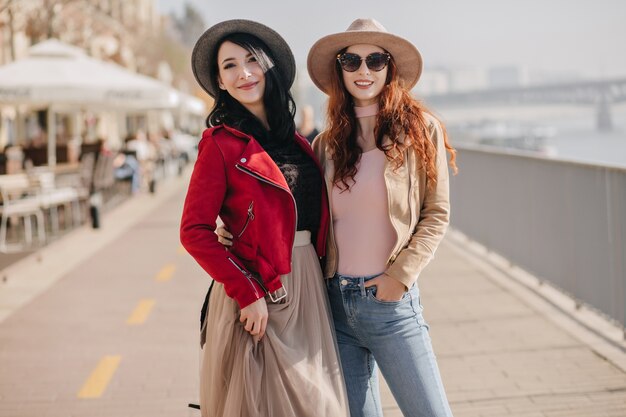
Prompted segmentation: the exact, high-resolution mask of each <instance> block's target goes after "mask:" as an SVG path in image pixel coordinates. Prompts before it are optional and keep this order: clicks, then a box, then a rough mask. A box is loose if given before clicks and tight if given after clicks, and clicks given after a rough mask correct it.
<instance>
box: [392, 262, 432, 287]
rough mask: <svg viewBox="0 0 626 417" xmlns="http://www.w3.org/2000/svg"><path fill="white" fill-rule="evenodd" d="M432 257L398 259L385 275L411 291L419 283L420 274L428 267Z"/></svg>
mask: <svg viewBox="0 0 626 417" xmlns="http://www.w3.org/2000/svg"><path fill="white" fill-rule="evenodd" d="M431 259H432V257H419V258H413V259H407V258H404V259H402V258H398V259H396V261H395V262H394V263H393V264H391V266H390V267H389V268H387V271H385V273H386V274H387V275H389V276H390V277H391V278H393V279H395V280H397V281H400V282H401V283H402V284H404V286H405V287H406V288H407V290H409V289H410V288H411V287H412V286H413V284H415V282H416V281H417V278H418V277H419V274H420V273H421V272H422V270H423V269H424V268H425V267H426V265H428V263H429V262H430V260H431Z"/></svg>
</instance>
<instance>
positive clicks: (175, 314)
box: [0, 179, 626, 417]
mask: <svg viewBox="0 0 626 417" xmlns="http://www.w3.org/2000/svg"><path fill="white" fill-rule="evenodd" d="M185 185H186V184H185V180H184V179H179V180H174V181H173V182H171V183H170V184H167V185H166V186H164V187H162V188H161V189H160V190H159V194H157V196H140V197H138V198H136V199H133V200H131V201H129V202H127V203H125V204H124V205H122V206H120V207H118V208H116V209H115V210H113V211H112V212H111V213H109V214H108V215H107V217H106V218H105V219H103V220H104V221H103V228H102V229H101V230H99V231H93V230H90V229H89V228H84V229H80V230H78V231H76V232H73V233H72V234H71V235H68V236H67V237H66V238H64V239H63V240H62V241H59V242H55V243H53V244H52V245H50V247H48V248H46V249H45V250H44V251H42V252H41V253H40V254H39V257H40V259H39V260H37V258H35V257H30V258H27V259H25V260H23V261H20V262H18V263H17V264H15V265H13V266H11V267H9V268H7V269H5V270H4V271H2V273H1V274H2V275H5V276H6V278H7V281H6V283H0V416H6V417H46V416H59V417H60V416H63V417H69V416H77V417H89V416H110V417H114V416H120V417H121V416H128V417H141V416H145V417H159V416H163V417H165V416H167V417H174V416H190V417H192V416H199V413H198V412H197V411H195V410H191V409H187V408H186V405H187V403H188V402H195V401H196V399H197V384H198V376H197V368H198V354H199V351H198V343H197V342H198V328H197V327H198V312H199V309H200V306H201V302H202V298H203V295H204V289H205V287H206V284H207V283H206V278H205V277H204V275H203V273H202V271H201V270H200V268H199V267H198V266H197V265H196V264H195V262H194V261H193V260H192V259H191V258H190V257H189V256H188V255H187V254H186V253H184V251H183V250H181V247H180V244H179V243H178V221H179V217H180V211H181V205H182V200H183V197H184V189H185ZM459 242H460V241H458V240H457V239H454V238H453V236H452V235H451V236H450V237H449V238H447V239H446V241H445V242H444V244H443V245H442V247H441V248H440V250H439V252H438V254H437V258H436V259H435V261H434V262H433V263H432V265H431V266H429V268H428V269H427V271H426V273H424V275H423V276H422V277H421V293H422V299H423V304H424V306H425V316H426V319H427V320H428V322H429V324H430V325H431V333H432V337H433V340H434V344H435V351H436V352H437V354H438V357H439V362H440V367H441V369H442V373H443V378H444V384H445V386H446V388H447V392H448V396H449V399H450V401H451V404H452V409H453V412H454V414H455V416H457V417H462V416H468V417H469V416H472V417H479V416H517V417H557V416H568V417H569V416H572V417H576V416H580V417H583V416H589V417H600V416H615V417H617V416H621V417H624V416H626V372H625V371H626V353H624V350H623V346H617V347H615V346H611V345H610V344H608V343H606V342H603V341H602V340H600V341H598V340H599V339H598V338H597V337H595V336H594V335H593V334H591V333H590V332H588V331H586V330H585V329H584V328H583V327H581V326H579V325H577V324H576V322H574V321H572V320H570V319H569V318H568V317H567V316H566V315H563V314H562V313H560V312H559V311H558V309H555V308H554V307H553V306H551V305H549V304H548V303H545V302H544V301H542V299H541V298H540V297H538V296H537V295H535V294H533V293H532V292H530V291H528V290H526V289H524V287H523V286H520V285H519V284H517V283H516V282H513V281H512V280H511V279H510V278H507V277H505V276H503V274H502V273H501V272H498V271H497V269H494V268H493V267H491V266H489V265H486V264H485V262H483V260H481V259H480V258H477V257H476V256H475V255H473V254H471V253H470V252H469V251H468V250H466V249H465V248H463V244H462V242H461V243H459ZM607 358H608V359H607ZM384 408H385V416H386V417H392V416H401V413H400V412H399V411H398V410H397V407H396V406H395V403H394V402H393V398H392V396H391V395H390V394H389V392H388V391H387V390H386V389H385V391H384Z"/></svg>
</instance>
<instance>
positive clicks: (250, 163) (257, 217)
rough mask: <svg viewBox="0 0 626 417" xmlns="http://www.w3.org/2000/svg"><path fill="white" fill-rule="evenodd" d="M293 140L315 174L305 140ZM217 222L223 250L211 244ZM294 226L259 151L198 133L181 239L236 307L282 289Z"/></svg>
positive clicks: (284, 189)
mask: <svg viewBox="0 0 626 417" xmlns="http://www.w3.org/2000/svg"><path fill="white" fill-rule="evenodd" d="M296 141H297V142H298V144H299V145H300V146H301V147H302V149H304V150H305V152H306V153H307V154H308V155H310V156H311V158H313V160H314V161H315V163H316V164H317V166H318V168H319V169H320V173H321V172H322V170H321V167H320V166H319V163H318V161H317V158H316V157H315V156H314V155H313V151H312V149H311V147H310V145H309V144H308V142H307V141H306V140H305V139H304V138H302V137H301V136H300V135H298V134H296ZM323 177H324V175H323V173H322V178H323ZM320 186H321V187H322V202H321V203H322V205H321V213H322V214H321V218H320V229H319V231H318V233H317V242H315V247H316V249H317V254H318V255H319V256H320V257H321V256H324V253H325V250H326V249H325V248H326V235H327V230H328V221H329V213H328V197H327V195H326V186H325V185H324V184H320ZM217 216H219V217H220V218H221V219H222V221H223V222H224V225H225V226H226V228H227V229H228V230H229V231H230V232H231V233H232V234H233V236H234V238H233V246H232V247H231V248H230V250H229V251H227V250H226V249H225V248H224V246H222V245H221V244H220V243H219V242H218V241H217V235H216V234H215V229H216V218H217ZM296 222H297V213H296V207H295V200H294V198H293V196H292V194H291V192H290V191H289V187H288V186H287V183H286V182H285V178H284V177H283V175H282V173H281V172H280V170H279V169H278V167H277V166H276V164H275V163H274V161H273V160H272V158H271V157H270V156H269V155H268V154H267V153H266V152H265V151H264V150H263V148H262V147H261V145H260V144H259V143H258V142H257V141H256V140H255V139H254V138H252V137H251V136H248V135H246V134H244V133H242V132H240V131H238V130H236V129H233V128H231V127H228V126H225V125H220V126H216V127H213V128H210V129H207V130H205V131H204V133H203V135H202V140H201V141H200V144H199V146H198V160H197V161H196V164H195V166H194V170H193V174H192V176H191V181H190V183H189V189H188V191H187V197H186V199H185V206H184V209H183V216H182V220H181V226H180V240H181V242H182V244H183V246H184V247H185V249H186V250H187V252H189V253H190V254H191V256H193V257H194V258H195V259H196V261H197V262H198V263H199V264H200V266H202V268H203V269H204V270H205V271H206V272H207V273H208V274H209V275H210V276H211V277H212V278H213V279H215V280H216V281H218V282H221V283H222V284H224V289H225V291H226V294H227V295H228V296H229V297H231V298H233V299H235V300H236V301H237V303H239V306H240V308H243V307H245V306H247V305H249V304H251V303H253V302H254V301H256V300H258V299H259V298H261V297H264V296H265V294H266V293H267V292H272V291H276V290H278V289H280V288H281V286H282V284H281V282H280V275H282V274H286V273H289V272H290V271H291V250H292V246H293V241H294V236H295V232H296V225H297V223H296Z"/></svg>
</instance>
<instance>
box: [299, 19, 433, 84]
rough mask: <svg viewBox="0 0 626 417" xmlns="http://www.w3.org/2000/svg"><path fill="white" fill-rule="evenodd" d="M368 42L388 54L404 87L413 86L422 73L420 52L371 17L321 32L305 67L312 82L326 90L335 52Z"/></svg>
mask: <svg viewBox="0 0 626 417" xmlns="http://www.w3.org/2000/svg"><path fill="white" fill-rule="evenodd" d="M358 44H368V45H376V46H378V47H380V48H383V49H384V50H386V51H387V52H389V53H390V54H391V56H392V57H393V60H394V62H395V64H396V67H397V68H398V77H399V78H400V79H401V80H402V81H403V82H404V85H405V87H406V88H407V89H409V90H410V89H411V88H413V86H415V84H416V83H417V80H419V78H420V75H421V74H422V56H421V55H420V53H419V51H418V50H417V48H416V47H415V45H413V44H412V43H411V42H409V41H408V40H406V39H404V38H402V37H400V36H397V35H393V34H391V33H389V32H387V29H385V28H384V27H383V25H381V24H380V23H379V22H377V21H376V20H374V19H357V20H355V21H354V22H352V24H351V25H350V26H349V27H348V29H346V31H345V32H340V33H335V34H333V35H328V36H324V37H323V38H322V39H320V40H318V41H317V42H315V44H314V45H313V46H312V47H311V50H310V51H309V57H308V59H307V69H308V70H309V76H310V77H311V80H313V82H314V83H315V85H316V86H317V87H318V88H319V89H320V90H322V91H323V92H325V93H326V94H328V92H329V90H330V85H331V78H332V77H334V76H335V75H334V72H335V61H336V60H337V54H338V53H339V51H341V50H342V49H344V48H347V47H348V46H351V45H358Z"/></svg>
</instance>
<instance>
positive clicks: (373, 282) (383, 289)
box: [365, 274, 406, 301]
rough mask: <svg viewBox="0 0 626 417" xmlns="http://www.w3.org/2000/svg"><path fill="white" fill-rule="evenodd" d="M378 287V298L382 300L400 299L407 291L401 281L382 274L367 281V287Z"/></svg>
mask: <svg viewBox="0 0 626 417" xmlns="http://www.w3.org/2000/svg"><path fill="white" fill-rule="evenodd" d="M374 286H375V287H376V299H378V300H380V301H400V300H401V299H402V297H403V296H404V293H405V292H406V287H405V286H404V284H403V283H401V282H400V281H398V280H396V279H393V278H391V277H390V276H389V275H387V274H382V275H379V276H377V277H376V278H372V279H370V280H369V281H367V282H366V283H365V288H369V287H374Z"/></svg>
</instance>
